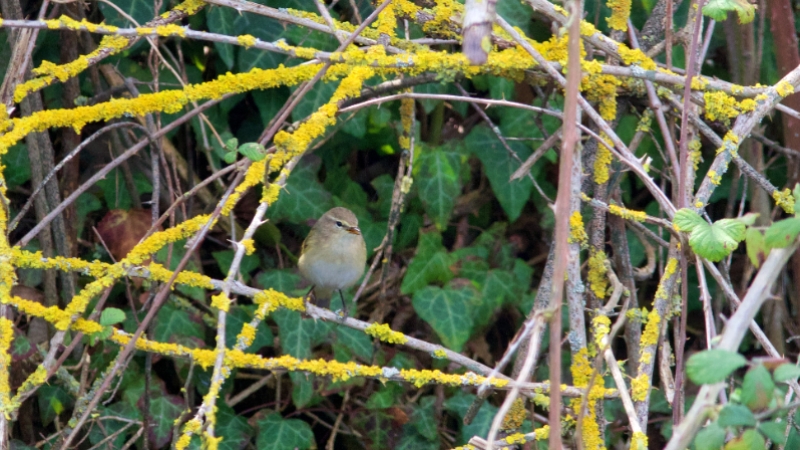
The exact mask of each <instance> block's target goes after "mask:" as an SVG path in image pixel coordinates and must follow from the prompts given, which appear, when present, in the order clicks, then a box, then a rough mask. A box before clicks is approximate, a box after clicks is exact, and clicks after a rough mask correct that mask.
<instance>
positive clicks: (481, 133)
mask: <svg viewBox="0 0 800 450" xmlns="http://www.w3.org/2000/svg"><path fill="white" fill-rule="evenodd" d="M464 143H465V145H466V146H467V148H468V149H469V151H470V153H472V154H473V155H475V156H476V157H478V159H479V160H480V161H481V163H482V164H483V170H484V172H485V173H486V177H487V178H488V179H489V184H491V185H492V191H493V192H494V194H495V195H496V196H497V201H499V202H500V206H502V207H503V211H505V213H506V215H507V216H508V219H509V221H510V222H514V221H515V220H517V218H519V216H520V214H521V213H522V208H523V207H524V206H525V203H527V202H528V199H529V198H530V196H531V191H532V189H533V183H532V182H531V180H530V179H529V178H528V177H523V178H520V179H519V180H515V181H513V182H511V181H509V179H510V178H511V174H513V173H514V172H515V171H516V170H517V169H518V168H519V166H520V165H521V164H522V163H521V162H519V161H518V160H517V159H515V158H513V157H512V156H511V154H509V152H508V150H507V149H506V148H505V147H504V146H503V144H502V143H501V142H500V140H499V139H498V138H497V136H496V135H495V134H494V133H493V132H492V131H491V130H490V129H489V128H488V127H486V126H483V125H481V126H478V127H475V129H473V130H472V132H471V133H470V134H469V136H467V138H466V139H465V140H464ZM507 143H508V146H509V148H511V150H513V151H514V153H515V154H516V155H517V157H518V158H519V159H520V160H522V161H524V160H525V159H527V158H528V156H530V154H531V153H532V151H531V149H530V148H529V147H528V146H526V145H525V144H523V143H522V142H521V141H507Z"/></svg>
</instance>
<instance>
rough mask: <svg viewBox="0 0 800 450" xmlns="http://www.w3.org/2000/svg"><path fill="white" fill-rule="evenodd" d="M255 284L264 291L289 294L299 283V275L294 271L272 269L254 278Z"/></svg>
mask: <svg viewBox="0 0 800 450" xmlns="http://www.w3.org/2000/svg"><path fill="white" fill-rule="evenodd" d="M256 283H258V285H259V286H260V287H262V288H264V289H275V290H276V291H278V292H283V293H284V294H289V293H291V292H292V291H293V290H294V289H295V288H296V287H297V284H298V283H300V275H298V274H297V272H296V271H295V270H294V269H291V270H290V269H284V270H279V269H272V270H267V271H265V272H261V273H259V274H258V275H257V276H256Z"/></svg>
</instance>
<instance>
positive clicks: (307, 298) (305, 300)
mask: <svg viewBox="0 0 800 450" xmlns="http://www.w3.org/2000/svg"><path fill="white" fill-rule="evenodd" d="M315 287H316V286H311V289H309V290H308V292H306V295H304V296H303V303H304V304H305V303H311V292H312V291H313V290H314V288H315Z"/></svg>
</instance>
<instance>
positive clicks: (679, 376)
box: [672, 0, 705, 424]
mask: <svg viewBox="0 0 800 450" xmlns="http://www.w3.org/2000/svg"><path fill="white" fill-rule="evenodd" d="M703 3H705V2H704V0H697V3H696V5H697V8H696V9H694V11H695V14H694V19H693V20H694V32H693V33H692V43H691V46H690V48H689V55H688V63H687V64H686V81H685V83H684V90H683V114H682V115H681V134H680V146H681V150H680V159H681V161H680V165H681V166H680V167H681V170H680V181H679V184H678V199H677V203H678V208H685V207H686V206H687V205H688V199H689V197H690V196H691V192H689V191H688V190H689V189H690V186H689V185H688V181H689V167H688V161H689V107H690V106H691V103H690V100H689V97H690V96H691V94H692V78H693V77H694V74H695V66H696V65H697V64H698V62H697V56H698V54H697V46H698V42H699V40H700V31H701V30H702V29H703V13H702V11H703ZM698 72H699V71H698ZM680 263H681V280H682V283H681V298H682V302H681V303H682V306H681V317H680V327H679V330H677V332H678V339H677V343H676V345H675V402H674V403H673V405H672V406H673V408H672V422H673V423H675V424H677V423H678V422H680V419H681V417H683V347H684V342H685V341H686V318H687V311H686V309H687V303H688V302H687V297H688V286H687V285H688V283H687V280H688V274H689V268H688V260H687V256H686V252H685V251H684V252H682V255H681V260H680Z"/></svg>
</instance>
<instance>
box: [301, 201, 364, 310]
mask: <svg viewBox="0 0 800 450" xmlns="http://www.w3.org/2000/svg"><path fill="white" fill-rule="evenodd" d="M366 262H367V245H366V244H365V243H364V237H363V236H362V235H361V229H360V228H358V218H357V217H356V215H355V214H353V212H352V211H350V210H349V209H347V208H341V207H336V208H333V209H331V210H329V211H328V212H326V213H325V214H323V215H322V217H320V218H319V220H318V221H317V223H316V224H314V226H313V227H312V228H311V231H310V232H309V233H308V237H306V240H305V241H304V242H303V247H302V249H301V252H300V260H299V261H298V263H297V265H298V267H299V268H300V273H301V274H302V275H303V277H305V278H306V279H307V280H308V281H310V282H311V284H312V285H313V286H312V287H311V290H309V294H310V293H311V291H312V290H313V291H314V297H315V299H316V300H317V301H319V300H322V299H330V298H331V295H332V294H333V291H339V297H340V298H341V299H342V308H343V309H344V313H345V316H346V315H347V307H346V306H345V302H344V295H343V294H342V289H347V288H349V287H350V286H352V285H354V284H356V282H357V281H358V279H359V278H361V275H363V274H364V266H365V265H366Z"/></svg>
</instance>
